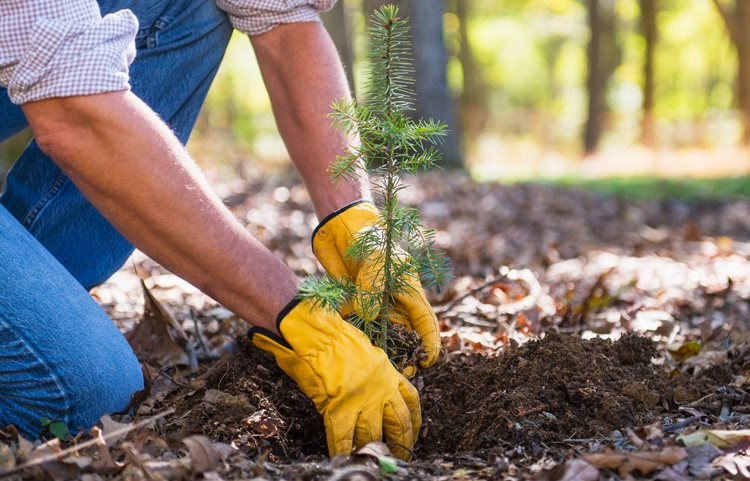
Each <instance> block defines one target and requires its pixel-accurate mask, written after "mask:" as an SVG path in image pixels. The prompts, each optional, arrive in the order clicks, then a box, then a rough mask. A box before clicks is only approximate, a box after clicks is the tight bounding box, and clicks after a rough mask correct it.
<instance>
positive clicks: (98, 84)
mask: <svg viewBox="0 0 750 481" xmlns="http://www.w3.org/2000/svg"><path fill="white" fill-rule="evenodd" d="M335 1H336V0H216V3H217V5H218V6H219V8H221V9H222V10H224V11H226V12H227V13H228V14H229V18H230V20H231V22H232V25H233V26H234V27H235V28H236V29H237V30H240V31H242V32H245V33H247V34H248V35H259V34H261V33H264V32H268V31H269V30H271V29H273V28H274V27H275V26H277V25H279V24H282V23H294V22H312V21H319V18H318V11H321V10H326V9H328V8H330V7H331V6H332V5H333V4H334V3H335ZM137 30H138V20H137V19H136V18H135V16H134V15H133V14H132V13H131V12H130V11H129V10H121V11H119V12H116V13H112V14H109V15H105V16H104V17H102V16H101V14H100V13H99V6H98V4H97V3H96V1H95V0H65V1H60V0H0V86H4V87H7V88H8V94H9V96H10V99H11V101H13V102H14V103H16V104H24V103H26V102H32V101H35V100H42V99H46V98H52V97H69V96H74V95H91V94H97V93H103V92H113V91H118V90H127V89H129V88H130V84H129V83H128V66H129V65H130V63H131V62H132V61H133V58H134V57H135V46H134V38H135V34H136V31H137Z"/></svg>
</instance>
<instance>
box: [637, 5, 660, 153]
mask: <svg viewBox="0 0 750 481" xmlns="http://www.w3.org/2000/svg"><path fill="white" fill-rule="evenodd" d="M639 3H640V7H641V33H642V34H643V41H644V44H645V45H644V47H645V50H644V56H643V117H641V143H643V144H644V145H648V146H650V147H653V146H654V141H655V139H654V51H655V50H656V42H657V27H656V12H657V8H658V6H657V0H639Z"/></svg>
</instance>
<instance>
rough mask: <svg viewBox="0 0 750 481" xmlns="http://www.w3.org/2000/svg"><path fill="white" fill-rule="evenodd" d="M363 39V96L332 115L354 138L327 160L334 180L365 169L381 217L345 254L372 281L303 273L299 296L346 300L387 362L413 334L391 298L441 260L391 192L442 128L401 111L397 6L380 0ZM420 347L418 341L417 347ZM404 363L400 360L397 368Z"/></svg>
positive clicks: (404, 53)
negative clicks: (398, 321)
mask: <svg viewBox="0 0 750 481" xmlns="http://www.w3.org/2000/svg"><path fill="white" fill-rule="evenodd" d="M368 33H369V37H370V49H369V59H370V64H369V66H368V69H367V81H366V88H365V98H366V100H365V102H364V103H358V102H356V101H346V102H338V103H335V104H334V105H333V112H332V114H331V118H332V119H333V121H334V123H335V125H336V127H337V128H338V129H339V130H340V131H342V132H343V133H345V134H347V135H352V136H356V137H357V138H359V144H358V145H357V146H355V147H353V148H352V150H351V152H350V153H349V154H347V155H344V156H341V157H339V158H338V159H337V160H336V162H335V163H334V164H333V165H332V166H331V168H330V173H331V175H332V176H333V177H334V178H340V177H356V176H359V175H363V171H364V170H366V171H368V172H369V174H370V178H371V183H372V186H373V193H374V197H375V204H376V205H377V207H378V209H379V210H380V221H379V222H378V223H377V224H376V225H373V226H372V227H371V228H368V229H365V230H364V231H362V232H359V233H358V234H357V236H356V239H355V240H354V242H353V243H352V245H351V246H350V247H349V249H348V250H347V252H346V254H345V256H346V257H347V258H348V259H349V260H351V261H353V262H356V263H359V264H362V263H369V265H374V266H376V267H377V269H375V272H376V275H375V276H374V277H375V279H374V280H373V282H371V283H369V285H371V286H372V287H371V288H370V289H365V288H363V287H362V285H358V284H357V283H355V280H353V279H334V278H331V277H329V276H325V277H323V278H315V277H311V278H308V279H307V280H306V281H305V282H304V283H303V286H302V289H301V292H302V295H303V296H304V297H308V298H311V299H313V300H315V301H316V302H319V303H321V304H322V305H324V306H326V307H329V308H331V309H335V310H340V309H341V307H342V306H343V305H345V304H346V303H348V302H351V303H352V304H353V305H356V306H357V307H358V309H355V311H356V312H357V313H358V314H359V316H356V315H355V316H351V318H350V319H349V320H350V321H351V322H352V323H353V324H355V325H356V326H357V327H359V328H361V329H362V330H363V331H364V332H365V334H367V335H368V336H369V337H370V338H371V339H372V340H373V342H374V343H375V344H376V345H378V346H379V347H381V348H383V349H384V350H385V351H386V352H387V353H388V354H389V355H390V356H391V359H392V360H395V359H400V360H402V361H403V362H405V363H416V361H417V359H415V358H416V356H414V355H412V354H410V353H408V352H405V351H404V349H405V347H404V346H406V345H414V338H415V336H414V335H413V333H407V332H406V331H405V330H404V329H399V327H400V326H391V325H390V324H391V322H390V321H391V320H392V319H393V318H394V317H397V316H398V315H400V314H402V313H401V312H400V309H399V306H398V303H397V302H396V301H395V299H396V298H397V297H398V296H399V295H408V294H409V293H410V292H409V291H410V290H413V289H414V288H413V287H412V284H413V282H412V283H411V284H410V282H409V281H410V280H411V281H413V280H414V279H415V278H416V277H417V276H418V277H419V278H420V279H421V281H422V282H423V283H424V284H425V285H426V286H427V287H431V286H438V287H439V286H441V285H443V284H444V283H445V278H446V273H447V270H448V269H447V263H446V261H445V259H444V258H443V257H442V256H440V255H438V254H437V252H436V251H435V250H434V248H433V234H434V233H433V232H432V231H429V230H425V229H424V228H423V225H422V221H421V219H420V215H419V212H418V211H417V210H416V209H413V208H409V207H402V206H400V205H399V202H398V193H399V191H401V190H402V189H404V188H405V187H406V186H405V185H404V184H403V182H402V181H401V176H402V175H404V174H416V173H417V171H418V170H420V169H426V168H430V167H432V166H434V164H435V163H436V162H437V161H438V160H439V154H438V152H437V150H436V149H435V148H434V147H433V145H435V144H436V143H437V142H439V141H441V140H442V138H443V137H444V136H445V134H446V132H447V129H446V126H445V125H444V124H442V123H439V122H433V121H431V120H429V121H424V120H421V119H420V120H413V119H411V118H409V116H408V115H407V114H408V112H409V111H411V109H412V107H413V104H414V94H413V93H412V91H411V89H410V85H411V83H412V80H411V73H412V72H413V70H412V66H411V65H412V63H411V55H410V48H409V47H410V46H409V37H408V24H407V21H406V19H404V18H401V17H399V16H398V8H397V7H395V6H393V5H386V6H383V7H381V8H380V9H379V10H377V11H375V12H374V13H373V16H372V20H371V23H370V27H369V29H368ZM418 345H419V342H418V339H417V342H416V346H418ZM402 367H403V366H402Z"/></svg>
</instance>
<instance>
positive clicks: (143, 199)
mask: <svg viewBox="0 0 750 481" xmlns="http://www.w3.org/2000/svg"><path fill="white" fill-rule="evenodd" d="M23 110H24V113H25V114H26V117H27V118H28V120H29V124H30V125H31V128H32V130H33V132H34V135H35V137H36V140H37V142H38V143H39V145H40V147H41V148H42V149H43V150H45V151H46V152H47V153H48V154H49V155H50V156H51V157H52V158H53V159H54V160H55V162H56V163H57V164H58V165H59V166H60V167H61V168H62V169H63V171H64V172H65V173H66V174H67V175H68V176H69V177H70V178H71V179H72V181H73V182H74V183H75V184H76V186H77V187H78V188H79V189H80V190H81V192H82V193H83V194H84V196H86V197H87V198H88V199H89V201H90V202H91V203H92V204H93V205H94V206H95V207H96V208H97V209H98V210H99V211H100V212H101V213H102V214H103V215H104V217H106V218H107V219H108V220H109V221H110V222H111V223H112V224H113V225H114V226H115V227H116V228H117V229H118V230H119V231H120V232H121V233H122V234H123V235H124V236H125V237H126V238H127V239H128V240H129V241H131V242H132V243H133V244H134V245H135V246H136V247H138V248H139V249H141V250H142V251H144V252H145V253H146V254H148V255H150V256H151V257H153V258H154V259H155V260H157V261H158V262H160V263H162V264H163V265H164V266H165V267H167V268H168V269H170V270H171V271H173V272H174V273H176V274H178V275H180V276H181V277H183V278H185V279H186V280H188V281H189V282H191V283H193V284H194V285H195V286H196V287H198V288H199V289H201V290H202V291H204V292H206V293H207V294H209V295H211V296H212V297H214V298H215V299H216V300H218V301H219V302H221V303H222V304H224V305H225V306H226V307H227V308H229V309H231V310H232V311H234V312H235V313H237V314H238V315H239V316H241V317H242V318H244V319H245V320H247V321H249V322H250V323H251V324H254V325H257V326H261V327H266V328H269V329H272V330H275V326H274V320H275V316H276V314H277V313H278V312H279V311H280V310H281V308H282V307H283V306H284V305H285V304H286V302H288V301H289V299H291V298H292V297H293V296H294V294H295V292H296V278H295V276H294V275H293V274H292V272H291V271H290V270H289V269H288V268H287V267H286V266H285V265H284V264H283V263H281V261H279V260H278V259H276V258H275V257H274V256H273V254H271V252H269V251H268V250H267V249H266V248H264V247H263V246H262V245H261V244H260V243H259V242H258V241H257V240H256V239H255V238H253V237H252V236H251V235H250V234H249V233H248V232H247V231H245V230H244V228H243V227H242V226H241V225H240V224H239V222H237V221H236V220H235V219H234V218H233V217H232V215H231V213H230V212H229V211H228V210H227V209H226V208H225V207H224V206H223V205H222V204H221V201H220V200H219V199H218V198H217V197H216V196H215V195H214V194H213V193H212V192H211V190H210V188H209V187H208V185H207V184H206V182H205V180H204V179H203V176H202V175H201V174H200V172H199V171H198V168H197V167H196V166H195V164H194V163H193V161H192V160H191V159H190V158H189V156H188V155H187V153H186V152H185V150H184V148H183V147H182V146H181V145H180V144H179V142H178V141H177V139H176V138H175V137H174V135H172V133H171V132H170V131H169V129H168V128H167V126H166V125H164V124H163V123H162V122H161V121H160V120H159V119H158V118H157V117H156V115H155V114H154V113H153V112H152V111H151V110H150V109H149V108H148V107H147V106H146V105H145V104H143V103H142V102H141V101H140V100H139V99H138V98H137V97H135V96H134V95H133V94H131V93H129V92H115V93H108V94H101V95H93V96H85V97H69V98H56V99H49V100H43V101H39V102H32V103H28V104H25V105H24V106H23ZM268 286H273V289H268ZM269 291H273V292H271V293H270V294H269Z"/></svg>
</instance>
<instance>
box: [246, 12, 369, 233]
mask: <svg viewBox="0 0 750 481" xmlns="http://www.w3.org/2000/svg"><path fill="white" fill-rule="evenodd" d="M251 41H252V44H253V48H254V49H255V54H256V56H257V58H258V63H259V65H260V69H261V73H262V74H263V79H264V81H265V84H266V88H267V89H268V93H269V95H270V97H271V104H272V105H273V112H274V116H275V117H276V123H277V125H278V127H279V131H280V132H281V135H282V137H283V139H284V143H285V144H286V147H287V150H288V151H289V155H290V156H291V158H292V161H293V162H294V164H295V166H296V167H297V170H298V171H299V172H300V175H301V176H302V179H303V180H304V182H305V185H306V187H307V189H308V191H309V192H310V197H311V198H312V201H313V204H314V205H315V212H316V213H317V215H318V218H322V217H324V216H326V215H327V214H329V213H331V212H332V211H334V210H336V209H338V208H339V207H341V206H343V205H345V204H347V203H349V202H352V201H354V200H358V199H362V198H369V197H370V191H369V185H368V183H367V179H366V177H365V176H364V175H362V176H361V177H360V178H359V179H357V180H345V179H341V180H338V181H333V180H332V179H331V178H330V175H329V174H328V173H327V169H328V166H329V165H330V164H331V162H333V161H334V160H335V159H336V155H340V154H343V153H345V152H346V149H347V146H348V145H349V143H350V142H351V141H352V139H348V138H347V137H346V136H344V135H342V134H340V133H338V132H337V131H336V130H334V129H333V128H332V125H331V120H330V119H329V118H328V114H329V113H330V112H331V104H332V103H333V102H334V101H336V100H342V99H348V98H350V93H349V87H348V86H347V83H346V77H345V75H344V70H343V68H342V66H341V61H340V59H339V56H338V54H337V53H336V49H335V47H334V45H333V42H332V41H331V38H330V36H329V35H328V32H326V30H325V28H324V27H323V26H322V25H321V24H320V23H296V24H288V25H280V26H278V27H276V28H274V29H273V30H271V31H270V32H268V33H265V34H263V35H258V36H254V37H251Z"/></svg>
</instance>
